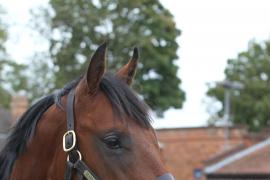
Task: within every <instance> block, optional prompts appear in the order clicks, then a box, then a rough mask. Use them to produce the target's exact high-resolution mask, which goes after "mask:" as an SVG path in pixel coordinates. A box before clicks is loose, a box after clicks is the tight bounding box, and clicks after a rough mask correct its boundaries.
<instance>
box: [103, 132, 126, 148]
mask: <svg viewBox="0 0 270 180" xmlns="http://www.w3.org/2000/svg"><path fill="white" fill-rule="evenodd" d="M103 141H104V143H105V145H106V146H107V147H108V148H110V149H120V148H122V145H121V140H120V138H119V137H118V136H117V135H109V136H106V137H105V138H104V139H103Z"/></svg>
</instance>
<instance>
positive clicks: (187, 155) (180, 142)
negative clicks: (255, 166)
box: [157, 127, 263, 180]
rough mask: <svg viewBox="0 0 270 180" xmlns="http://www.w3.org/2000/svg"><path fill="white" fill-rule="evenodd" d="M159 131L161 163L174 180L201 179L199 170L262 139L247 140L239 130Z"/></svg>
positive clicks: (207, 128) (238, 128)
mask: <svg viewBox="0 0 270 180" xmlns="http://www.w3.org/2000/svg"><path fill="white" fill-rule="evenodd" d="M229 132H230V135H229V139H226V138H225V135H226V130H225V129H224V128H222V127H201V128H175V129H159V130H157V136H158V140H159V143H160V146H161V148H162V152H163V156H164V161H165V163H166V164H167V166H168V169H169V170H170V172H172V173H173V174H174V176H175V178H176V180H194V179H195V180H201V179H204V174H203V169H204V167H205V166H207V165H208V164H209V163H212V162H213V161H216V160H217V159H219V158H221V157H222V156H224V155H227V154H230V153H233V152H234V151H238V150H241V149H244V148H246V147H248V146H250V145H251V144H253V143H255V142H257V141H260V140H261V139H262V138H263V137H258V138H251V137H253V136H250V134H248V133H247V131H246V129H245V128H243V127H234V128H230V131H229Z"/></svg>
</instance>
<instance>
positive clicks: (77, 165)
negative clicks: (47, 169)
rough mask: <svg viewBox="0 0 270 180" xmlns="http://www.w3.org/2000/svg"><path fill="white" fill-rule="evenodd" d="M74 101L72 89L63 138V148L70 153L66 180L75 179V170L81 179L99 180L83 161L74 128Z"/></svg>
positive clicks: (68, 100)
mask: <svg viewBox="0 0 270 180" xmlns="http://www.w3.org/2000/svg"><path fill="white" fill-rule="evenodd" d="M74 100H75V89H72V90H71V91H70V92H69V94H68V98H67V108H66V115H67V132H66V133H65V134H64V137H63V148H64V151H65V152H67V153H68V159H67V167H66V172H65V180H71V179H72V177H73V170H74V169H75V170H77V174H78V176H79V177H80V179H83V178H85V179H87V180H99V178H98V177H97V176H96V175H95V173H94V172H93V171H91V170H90V168H89V167H88V166H87V165H86V164H85V163H84V162H83V161H82V155H81V153H80V151H79V149H78V147H77V143H76V134H75V127H74V122H75V120H74V117H75V116H74Z"/></svg>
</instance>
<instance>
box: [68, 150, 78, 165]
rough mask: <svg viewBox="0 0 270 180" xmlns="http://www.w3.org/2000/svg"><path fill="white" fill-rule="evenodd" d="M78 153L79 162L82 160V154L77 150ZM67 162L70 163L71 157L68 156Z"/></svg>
mask: <svg viewBox="0 0 270 180" xmlns="http://www.w3.org/2000/svg"><path fill="white" fill-rule="evenodd" d="M76 152H77V153H78V156H79V160H82V154H81V153H80V151H78V150H76ZM67 162H69V155H68V156H67Z"/></svg>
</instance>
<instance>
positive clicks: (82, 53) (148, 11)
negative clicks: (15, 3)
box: [49, 0, 185, 115]
mask: <svg viewBox="0 0 270 180" xmlns="http://www.w3.org/2000/svg"><path fill="white" fill-rule="evenodd" d="M49 3H50V5H51V8H52V10H53V12H54V13H53V14H54V15H53V17H52V19H51V24H50V27H51V32H52V36H51V38H50V42H51V47H50V53H51V57H52V59H53V63H54V66H55V69H54V70H55V71H56V75H55V82H54V83H55V85H56V87H61V86H63V85H64V84H65V83H66V82H68V81H70V80H72V79H73V78H74V77H76V76H79V75H80V73H81V72H82V71H83V69H85V67H86V63H88V62H87V61H86V59H88V57H89V56H90V55H91V53H92V52H93V51H94V50H95V48H96V47H97V46H98V45H99V44H101V43H102V42H103V41H104V40H105V41H107V40H108V41H109V48H108V50H109V51H108V66H110V68H111V69H114V70H115V71H116V70H117V69H118V68H119V67H121V66H122V65H123V64H124V63H126V62H127V60H128V58H129V57H128V55H129V54H130V51H131V50H132V47H133V46H135V45H136V46H138V47H139V48H140V52H141V57H140V64H139V70H138V71H137V76H136V80H137V81H136V82H135V83H134V87H135V89H137V90H138V91H139V92H140V93H141V94H142V95H143V97H144V99H145V100H146V102H147V103H148V104H149V105H150V106H151V107H152V108H153V110H155V111H156V112H157V114H158V115H162V113H163V111H165V110H166V109H168V108H170V107H174V108H180V107H182V103H183V101H184V100H185V94H184V92H183V91H182V90H181V89H180V84H181V80H180V79H179V78H177V76H176V74H177V70H178V67H177V66H176V65H175V61H176V59H177V58H178V57H177V55H176V51H177V48H178V44H177V42H176V38H177V37H178V36H179V35H180V31H179V30H178V29H176V27H175V23H174V21H173V17H172V15H171V14H170V12H169V11H168V10H166V9H165V8H164V7H163V6H162V5H161V4H160V3H159V2H158V1H157V0H134V1H126V0H113V1H111V0H110V1H109V0H102V1H100V0H96V1H89V0H88V1H86V0H50V2H49Z"/></svg>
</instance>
